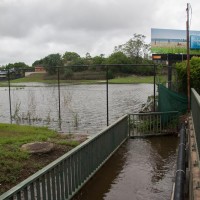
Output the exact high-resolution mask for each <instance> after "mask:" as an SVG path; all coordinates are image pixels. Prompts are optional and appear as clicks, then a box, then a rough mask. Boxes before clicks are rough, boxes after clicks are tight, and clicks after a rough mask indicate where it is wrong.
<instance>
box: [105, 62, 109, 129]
mask: <svg viewBox="0 0 200 200" xmlns="http://www.w3.org/2000/svg"><path fill="white" fill-rule="evenodd" d="M106 110H107V126H109V108H108V65H106Z"/></svg>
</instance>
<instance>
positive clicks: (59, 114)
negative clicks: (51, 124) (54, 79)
mask: <svg viewBox="0 0 200 200" xmlns="http://www.w3.org/2000/svg"><path fill="white" fill-rule="evenodd" d="M57 69H58V120H59V128H60V129H61V109H60V67H58V68H57Z"/></svg>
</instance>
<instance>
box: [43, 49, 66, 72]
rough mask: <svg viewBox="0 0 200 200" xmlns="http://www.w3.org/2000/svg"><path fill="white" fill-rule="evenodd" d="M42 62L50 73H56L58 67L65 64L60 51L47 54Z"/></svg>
mask: <svg viewBox="0 0 200 200" xmlns="http://www.w3.org/2000/svg"><path fill="white" fill-rule="evenodd" d="M42 64H43V65H44V68H45V69H46V71H47V72H48V73H49V74H50V75H53V74H56V72H57V69H56V67H60V66H62V65H63V64H62V59H61V55H60V54H59V53H57V54H50V55H48V56H46V57H45V58H43V59H42Z"/></svg>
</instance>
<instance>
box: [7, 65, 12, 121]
mask: <svg viewBox="0 0 200 200" xmlns="http://www.w3.org/2000/svg"><path fill="white" fill-rule="evenodd" d="M7 72H8V93H9V107H10V123H11V124H12V102H11V94H10V70H9V69H8V71H7Z"/></svg>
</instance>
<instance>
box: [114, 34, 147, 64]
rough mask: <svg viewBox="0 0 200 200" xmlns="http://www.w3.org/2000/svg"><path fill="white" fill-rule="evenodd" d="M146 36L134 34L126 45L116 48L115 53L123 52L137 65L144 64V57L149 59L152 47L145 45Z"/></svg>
mask: <svg viewBox="0 0 200 200" xmlns="http://www.w3.org/2000/svg"><path fill="white" fill-rule="evenodd" d="M145 38H146V36H144V35H142V34H136V33H135V34H134V35H133V37H132V38H131V39H130V40H129V41H128V42H126V43H125V44H122V45H119V46H118V47H115V50H114V51H115V52H119V51H121V52H123V53H124V54H126V55H127V56H128V57H129V58H131V59H132V61H134V62H135V63H137V64H138V63H142V61H143V59H142V58H144V57H147V55H148V54H149V51H150V45H149V44H146V43H145Z"/></svg>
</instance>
